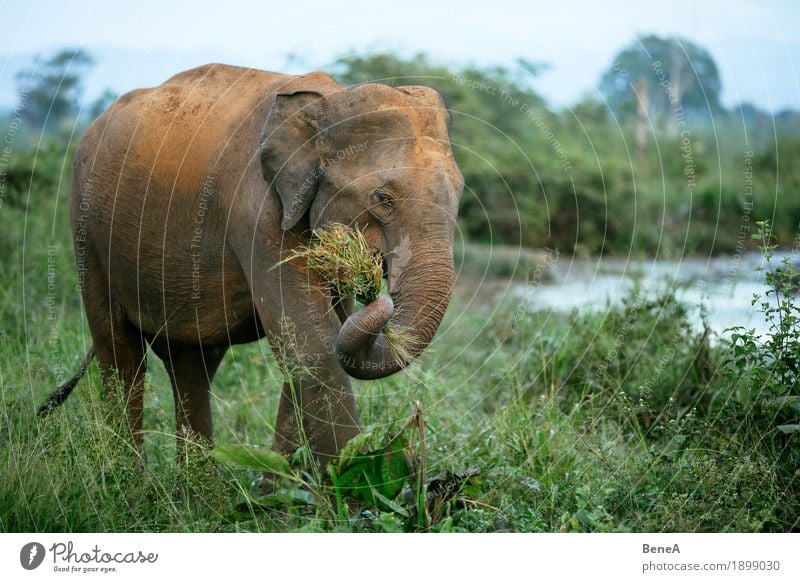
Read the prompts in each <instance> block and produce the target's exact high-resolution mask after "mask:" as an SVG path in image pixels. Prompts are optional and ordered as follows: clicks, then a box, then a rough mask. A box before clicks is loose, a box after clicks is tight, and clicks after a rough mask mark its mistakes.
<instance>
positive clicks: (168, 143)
mask: <svg viewBox="0 0 800 582" xmlns="http://www.w3.org/2000/svg"><path fill="white" fill-rule="evenodd" d="M283 78H284V76H283V75H278V74H273V73H267V72H263V71H256V70H253V69H244V68H240V67H230V66H225V65H206V66H204V67H199V68H197V69H192V70H190V71H186V72H184V73H180V74H179V75H176V76H174V77H172V78H171V79H169V80H168V81H166V82H165V83H163V84H162V85H159V86H158V87H153V88H149V89H138V90H135V91H132V92H130V93H127V94H126V95H123V96H122V97H120V98H119V99H118V100H117V101H116V102H115V104H114V105H113V106H112V107H111V108H109V110H107V111H106V112H105V113H103V115H101V116H100V117H99V118H98V119H97V120H95V122H94V123H93V124H92V125H91V126H90V127H89V128H88V130H87V131H86V133H85V134H84V137H83V139H82V140H81V143H80V145H79V147H78V149H77V151H76V158H75V166H74V174H73V188H72V199H71V217H72V229H73V235H74V236H75V238H76V241H78V240H80V239H79V237H84V238H85V244H86V245H87V246H88V247H89V249H90V250H91V251H94V254H95V255H96V256H97V260H98V261H99V263H100V264H101V267H102V269H103V270H104V271H105V273H106V274H108V273H111V272H112V266H113V273H114V276H113V277H112V278H111V279H112V281H111V282H112V287H113V289H112V290H113V292H114V294H115V297H117V298H118V300H119V301H120V302H121V303H123V304H125V305H124V306H125V307H126V308H127V309H128V310H129V311H130V313H131V314H132V315H131V318H132V320H134V322H135V323H137V324H138V325H140V327H141V328H142V329H145V330H147V329H148V328H150V327H153V328H154V329H157V328H158V326H159V325H160V322H159V317H163V313H165V312H173V311H174V310H175V309H177V307H176V306H179V305H190V304H192V303H195V302H197V303H198V304H202V303H205V304H208V303H209V302H211V301H212V300H213V301H214V302H215V303H216V304H220V305H221V304H223V302H222V301H220V298H219V293H221V291H220V289H221V282H222V281H224V282H225V285H226V287H227V286H230V287H233V288H235V287H237V285H239V284H240V283H241V284H243V281H242V275H241V269H240V268H239V267H238V265H237V263H236V261H235V260H234V259H233V257H232V256H231V255H230V253H229V251H228V250H227V249H226V242H225V228H226V218H227V211H228V210H229V207H230V204H231V199H232V198H233V196H234V193H235V191H236V189H237V188H242V187H245V188H246V187H248V186H253V187H256V186H258V184H263V178H261V171H260V168H259V166H258V164H259V160H258V156H257V155H254V153H255V152H256V151H257V147H258V144H259V141H260V135H261V131H262V129H263V124H264V116H265V114H266V111H267V108H268V107H269V105H270V103H271V95H272V94H273V93H274V91H272V90H271V89H270V87H271V85H273V84H277V85H280V83H281V82H282V79H283ZM263 187H264V188H266V186H263ZM76 244H77V243H76ZM200 268H201V269H202V271H201V273H202V279H201V280H202V283H203V285H202V287H200V286H199V284H198V281H199V279H198V269H200ZM218 283H219V284H218ZM193 298H195V299H193ZM191 313H194V310H192V311H191ZM192 317H194V316H192ZM221 320H223V321H224V318H221Z"/></svg>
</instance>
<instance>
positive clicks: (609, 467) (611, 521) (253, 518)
mask: <svg viewBox="0 0 800 582" xmlns="http://www.w3.org/2000/svg"><path fill="white" fill-rule="evenodd" d="M34 194H36V195H41V197H39V198H36V196H34V197H33V199H32V200H31V201H30V205H29V208H30V209H31V210H30V211H26V210H25V208H24V205H22V207H18V208H12V207H5V208H3V217H4V224H5V228H4V229H3V232H2V233H0V257H1V258H0V281H2V286H1V287H0V321H2V328H1V329H2V331H0V333H1V334H2V341H0V530H2V531H122V532H134V531H181V532H183V531H189V532H194V531H298V530H303V531H331V530H333V531H404V530H405V531H407V530H419V529H425V528H427V527H429V528H430V529H432V530H434V531H528V532H552V531H595V532H609V531H792V530H797V529H799V528H800V486H799V484H798V480H799V479H800V462H799V460H800V453H798V435H800V433H798V418H799V417H800V414H798V409H799V408H800V405H799V404H798V402H799V401H800V393H799V392H798V385H797V375H796V373H795V370H796V368H793V366H796V364H797V363H798V359H797V358H798V354H800V350H798V349H797V339H796V338H797V321H796V320H795V321H794V322H792V321H791V320H790V321H788V322H786V321H785V320H782V321H783V322H784V323H788V325H789V327H787V328H785V329H784V330H783V332H776V336H775V338H777V339H780V340H781V342H782V343H780V345H778V343H772V344H771V343H769V342H767V343H766V344H764V345H762V344H759V343H758V342H755V341H754V340H753V339H752V338H751V337H750V336H749V335H748V334H746V333H742V334H741V337H740V339H737V340H736V341H735V342H734V343H730V342H712V341H710V337H709V335H708V334H706V333H703V332H699V331H696V328H695V327H694V326H693V325H692V322H693V321H695V320H696V319H697V317H698V315H697V311H696V310H694V309H692V307H693V306H688V307H687V306H684V305H681V304H680V303H678V302H676V300H675V299H674V297H673V295H672V294H670V293H668V292H666V291H665V292H663V293H656V294H655V295H652V294H647V293H644V292H643V291H642V290H641V289H635V290H634V291H633V292H632V293H631V295H630V296H629V297H628V298H626V300H625V301H624V303H623V304H622V305H621V306H618V307H611V308H609V309H607V310H604V311H601V312H598V313H596V314H593V315H583V316H578V314H577V313H573V314H554V313H548V312H537V311H535V286H531V287H530V290H531V294H530V297H529V298H530V299H531V301H525V300H521V299H520V298H516V299H515V298H514V297H511V296H510V295H507V296H506V298H505V299H502V300H498V301H493V300H487V299H486V297H485V296H484V295H481V294H477V295H476V294H475V285H476V284H474V283H471V282H470V279H469V278H468V277H465V278H464V279H463V280H462V281H461V282H460V283H459V285H458V288H457V292H456V295H455V297H454V300H453V303H452V305H451V307H450V309H449V312H448V316H447V318H446V320H445V322H444V323H443V325H442V328H441V331H440V333H439V336H438V338H437V340H436V342H435V343H434V345H433V346H432V348H431V349H430V350H429V351H428V352H427V353H426V354H425V356H424V357H423V358H422V360H421V361H420V363H419V364H418V365H416V366H414V367H413V368H412V369H411V370H409V371H407V372H404V373H401V374H397V375H395V376H393V377H391V378H388V379H386V380H383V381H378V382H371V383H359V382H355V390H356V392H357V398H358V402H359V406H360V410H361V413H362V421H363V424H364V425H365V426H369V427H372V432H373V434H375V435H382V434H384V433H386V432H387V431H389V430H391V429H394V430H397V429H398V426H399V425H400V424H401V423H402V422H403V421H404V420H405V419H406V418H407V417H409V415H411V414H412V413H413V412H414V404H413V403H415V402H419V403H420V404H421V406H422V409H423V412H422V414H423V417H424V419H425V421H426V423H427V427H426V430H425V437H426V443H425V444H426V447H425V451H424V458H425V462H426V464H427V467H426V468H427V474H428V475H429V476H431V475H435V474H437V473H440V472H444V471H450V472H453V473H458V472H461V471H466V470H471V469H477V470H479V471H480V476H478V477H473V478H471V479H470V480H469V481H468V482H466V483H464V484H459V486H458V487H457V489H458V492H457V493H456V494H454V495H452V496H451V497H449V498H445V497H442V498H441V499H440V501H441V504H440V505H439V507H437V508H436V510H435V511H434V515H432V516H431V518H430V520H429V523H425V522H424V520H422V521H421V520H420V519H418V518H417V519H415V518H414V516H413V511H411V509H409V508H413V507H414V505H415V501H417V500H415V498H414V495H415V494H414V493H413V492H409V491H406V492H401V493H400V495H399V496H398V497H397V498H396V499H394V500H388V501H390V502H391V503H383V504H381V506H380V507H378V506H375V505H374V504H373V505H372V506H370V504H368V503H359V502H357V501H353V500H351V501H350V502H348V504H347V505H344V506H341V505H339V506H337V504H336V502H335V501H334V500H332V497H331V495H330V494H329V493H330V490H329V489H328V488H327V485H326V482H325V480H324V478H320V477H319V475H315V473H314V472H313V471H311V470H308V474H307V475H306V476H305V477H302V478H301V479H299V480H298V481H297V482H296V483H295V484H294V489H293V490H292V491H291V495H286V496H285V498H281V499H279V498H273V499H272V501H271V502H270V503H269V507H266V506H265V505H266V504H262V505H258V504H257V503H256V501H255V497H256V495H257V493H256V486H255V481H256V480H257V478H258V476H259V474H260V472H259V471H257V470H255V469H252V468H243V467H236V466H229V465H225V464H219V463H214V462H213V460H212V459H211V457H209V456H207V455H206V454H205V452H204V451H200V453H199V454H197V455H191V456H190V457H189V458H188V459H187V460H183V461H180V462H178V461H176V448H175V444H174V436H173V427H174V421H173V404H172V396H171V390H170V387H169V382H168V380H167V377H166V374H165V372H164V370H163V367H162V366H161V364H160V362H159V361H158V359H157V358H155V356H151V358H150V372H149V375H148V380H147V387H146V417H145V426H146V429H147V435H146V451H145V452H146V463H145V464H144V465H142V464H140V463H138V462H136V461H134V457H135V455H134V453H133V451H132V450H131V449H130V447H129V445H128V441H127V439H126V438H124V437H123V436H120V435H121V434H122V433H121V431H119V430H117V429H116V428H115V426H116V424H115V422H114V421H113V420H109V414H108V411H109V410H110V409H111V408H112V407H110V406H109V405H108V403H106V402H104V399H103V398H102V396H101V395H102V388H101V385H100V382H99V374H98V371H97V368H96V365H94V364H93V365H92V366H91V368H90V373H89V375H88V379H85V380H84V381H83V382H82V383H81V384H80V385H79V386H78V388H77V390H76V393H75V394H74V395H73V397H72V398H71V399H70V400H69V401H68V403H67V404H66V405H65V406H64V407H62V409H60V410H58V411H57V412H56V413H54V414H53V415H51V416H50V417H48V418H46V419H41V420H39V419H36V417H35V411H36V409H37V407H38V406H39V405H40V404H42V402H43V400H44V398H45V397H46V395H47V394H48V393H49V392H50V391H52V389H53V388H54V387H55V386H56V385H57V384H58V383H59V382H61V381H63V379H64V377H65V376H67V377H68V376H69V375H71V373H72V371H73V370H74V369H76V368H77V366H78V364H79V361H80V358H81V357H82V354H83V353H84V352H85V351H86V348H87V347H88V345H89V344H90V343H91V340H90V337H89V334H88V330H87V328H86V323H85V319H84V317H83V314H82V311H81V304H80V301H79V295H78V293H77V291H76V276H75V269H74V263H73V258H72V250H71V242H70V238H69V234H68V229H67V216H66V206H65V199H64V197H63V194H62V196H61V198H60V199H58V200H56V199H54V198H53V197H52V196H45V195H44V193H39V192H35V193H34ZM34 208H35V211H34V210H33V209H34ZM475 261H476V262H477V263H480V261H481V259H480V258H478V259H475ZM477 297H482V298H481V299H477ZM787 313H790V312H787ZM792 326H794V327H792ZM781 333H782V334H783V335H781ZM791 334H794V336H792V335H791ZM792 337H794V338H795V339H794V343H793V344H792V340H791V338H792ZM775 338H773V339H775ZM770 350H771V351H770ZM281 381H282V379H281V374H280V371H279V369H278V368H277V366H276V364H275V362H274V360H273V357H272V355H271V354H270V352H269V349H268V346H267V344H266V343H265V342H262V343H256V344H251V345H247V346H239V347H236V348H234V349H232V350H231V351H230V353H229V354H228V356H227V357H226V359H225V361H224V362H223V365H222V367H221V369H220V372H219V373H218V375H217V377H216V379H215V382H214V385H215V386H214V394H215V396H214V420H215V436H216V442H217V443H218V444H226V443H237V444H247V445H251V446H253V447H261V448H268V447H269V444H270V442H271V438H272V423H273V422H274V418H275V413H276V409H277V401H278V394H279V386H280V384H281ZM112 418H113V416H112ZM416 450H417V454H418V455H419V456H422V453H421V452H420V451H419V447H417V449H416ZM293 470H294V469H293ZM298 470H299V469H298ZM451 477H452V475H451V476H449V477H448V478H451ZM462 485H463V486H462ZM409 497H410V498H411V500H410V501H409ZM365 509H367V510H366V511H365Z"/></svg>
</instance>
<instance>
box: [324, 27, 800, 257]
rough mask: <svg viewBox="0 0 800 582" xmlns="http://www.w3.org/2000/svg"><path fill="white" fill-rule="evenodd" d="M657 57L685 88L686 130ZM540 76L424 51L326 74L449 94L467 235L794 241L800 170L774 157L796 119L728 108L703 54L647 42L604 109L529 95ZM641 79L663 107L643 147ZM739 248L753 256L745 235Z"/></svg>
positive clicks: (679, 248) (609, 245) (694, 249)
mask: <svg viewBox="0 0 800 582" xmlns="http://www.w3.org/2000/svg"><path fill="white" fill-rule="evenodd" d="M654 61H661V62H662V66H663V67H664V71H665V74H666V75H667V77H668V78H669V83H670V85H671V86H672V88H673V89H674V90H676V91H678V92H680V95H681V96H680V102H681V103H682V104H683V106H684V109H685V115H686V126H685V127H684V128H682V129H680V128H678V126H677V124H676V122H677V118H676V116H675V115H674V111H673V110H672V109H673V108H671V107H669V103H668V93H667V91H666V90H665V88H664V87H662V86H659V84H658V83H659V82H661V81H659V79H658V78H657V75H656V72H655V71H654V70H653V68H652V66H651V65H652V62H654ZM540 70H541V67H538V68H537V67H533V68H531V67H525V66H522V64H519V63H518V64H517V65H516V66H515V67H512V68H506V67H497V66H495V67H476V66H445V65H443V64H439V63H435V62H433V61H431V60H430V59H429V58H428V57H426V56H425V55H423V54H418V55H415V56H413V57H410V58H403V57H401V56H398V55H393V54H373V55H368V56H358V55H356V56H348V57H344V58H342V59H340V60H339V61H337V62H336V63H335V64H334V65H333V66H332V67H331V68H330V71H331V73H332V74H334V76H335V77H337V78H338V79H339V80H340V81H342V82H344V83H363V82H369V81H377V82H382V83H388V84H390V85H409V84H424V85H428V86H431V87H433V88H434V89H437V90H438V91H439V92H440V93H441V94H442V95H443V96H444V98H445V100H446V102H447V105H448V108H449V110H450V115H451V120H452V127H451V138H452V144H453V152H454V155H455V157H456V160H457V162H458V164H459V167H460V168H461V171H462V173H463V174H464V179H465V183H466V187H465V192H464V196H463V198H462V200H461V205H460V208H459V224H460V227H461V232H462V233H463V236H464V237H465V238H466V239H468V240H469V241H473V242H481V243H488V242H491V243H493V244H498V243H499V244H505V245H511V246H516V245H520V244H522V245H525V246H532V247H539V248H541V247H550V248H553V249H556V250H558V251H560V252H562V253H571V252H573V251H578V252H589V253H598V252H603V253H614V254H625V255H627V254H629V253H630V252H634V253H639V254H648V255H653V254H656V253H658V254H659V255H661V256H667V257H671V256H677V255H681V254H685V253H700V252H703V253H712V254H718V253H726V252H741V250H742V248H739V246H740V245H741V244H742V243H741V240H740V238H739V234H740V229H742V228H746V227H747V226H748V224H749V223H748V222H746V221H747V220H748V219H749V220H753V219H755V218H761V217H768V216H775V220H776V223H775V225H774V227H775V233H776V234H777V235H778V237H779V239H780V240H781V241H782V242H783V243H784V244H788V243H789V242H790V241H791V237H792V232H793V229H794V227H795V225H796V224H797V223H798V221H800V198H798V197H797V196H796V195H795V193H796V192H797V191H798V187H800V184H798V181H800V172H798V171H797V170H796V168H795V166H794V165H787V164H782V165H780V166H779V165H778V159H780V160H787V159H794V158H796V157H797V155H798V151H797V150H798V148H800V140H798V138H797V132H796V131H792V128H795V129H796V128H797V124H798V121H799V120H800V116H798V114H797V113H796V112H794V113H793V112H786V113H784V114H781V115H783V116H784V117H785V118H786V119H783V120H782V121H781V123H780V124H779V126H777V127H776V126H775V125H774V124H773V122H772V121H773V120H772V119H771V117H770V116H769V115H767V114H763V113H761V114H759V113H758V112H757V111H750V113H749V114H748V115H747V116H746V117H745V116H744V115H742V114H741V113H740V112H739V111H734V112H731V113H728V112H726V111H724V110H722V108H721V106H720V105H719V90H720V85H719V83H720V81H719V75H718V72H717V69H716V65H715V64H714V62H713V60H712V59H711V57H710V55H709V54H708V53H707V51H706V50H705V49H703V48H702V47H699V46H697V45H694V44H692V43H690V42H687V41H682V40H676V39H672V40H668V39H661V38H658V37H645V38H643V39H639V41H637V42H636V43H634V44H633V45H632V46H631V47H629V48H628V49H626V50H624V51H623V52H622V53H621V54H620V55H619V57H618V62H617V63H616V64H614V65H613V66H612V67H611V69H610V70H609V72H608V73H607V74H606V75H605V77H604V79H603V81H602V82H601V90H602V91H604V92H605V96H606V98H607V99H608V101H605V102H600V101H595V100H592V99H588V98H587V99H585V100H583V101H581V102H579V103H577V104H575V105H574V106H572V107H571V108H566V109H564V110H563V111H560V112H556V111H552V110H551V109H549V108H548V107H547V106H546V105H545V103H544V101H543V100H542V98H541V97H540V96H539V95H538V94H537V92H536V91H535V89H534V88H533V85H534V83H535V82H536V76H535V75H536V74H537V73H538V72H539V71H540ZM638 76H642V78H646V79H647V82H648V90H649V92H650V93H652V96H651V98H650V99H649V103H650V105H651V107H652V108H653V109H654V110H653V111H651V112H650V117H649V118H648V121H647V127H646V128H645V129H646V134H647V135H646V143H645V148H644V150H643V151H641V152H640V151H639V149H638V146H637V140H636V127H635V123H634V122H635V117H636V115H635V114H636V109H635V104H632V102H629V101H630V97H631V95H632V92H631V89H630V83H631V82H632V80H633V79H634V77H637V78H638ZM706 100H707V101H706ZM626 103H627V104H626ZM656 109H658V111H656ZM712 114H713V125H712V124H711V121H710V115H712ZM651 122H652V123H651ZM684 130H686V131H688V133H685V134H683V135H681V132H682V131H684ZM776 132H777V136H778V139H777V141H776V140H775V135H776ZM684 139H688V145H687V143H684ZM746 152H752V154H749V153H747V154H746ZM748 156H749V157H748ZM745 158H747V159H748V160H749V161H746V159H745ZM750 162H752V163H751V165H752V171H751V172H750V170H749V166H748V164H750ZM747 172H750V174H751V175H745V174H746V173H747ZM689 173H690V174H689ZM690 176H691V177H692V180H690V179H689V178H690ZM748 188H749V189H748ZM746 192H747V194H746ZM743 248H745V249H747V248H750V244H749V242H748V241H747V236H745V242H744V246H743Z"/></svg>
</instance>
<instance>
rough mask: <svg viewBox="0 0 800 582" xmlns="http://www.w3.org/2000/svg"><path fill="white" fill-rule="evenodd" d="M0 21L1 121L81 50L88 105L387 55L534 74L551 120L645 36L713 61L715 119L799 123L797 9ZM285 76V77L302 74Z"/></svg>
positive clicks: (62, 5)
mask: <svg viewBox="0 0 800 582" xmlns="http://www.w3.org/2000/svg"><path fill="white" fill-rule="evenodd" d="M601 4H602V5H601ZM0 14H2V15H3V27H2V32H3V33H2V35H0V107H2V108H7V107H10V106H13V104H14V98H15V97H14V95H15V85H14V73H15V72H16V71H17V70H19V68H21V67H23V66H26V65H29V64H30V63H31V62H32V59H33V57H34V56H35V55H37V54H39V53H42V52H44V53H45V55H47V54H52V52H53V51H55V50H57V49H59V48H62V47H65V46H83V47H85V48H87V49H89V50H90V52H91V53H92V54H93V55H94V56H95V58H96V59H97V61H98V63H97V66H96V67H95V68H94V69H93V71H92V79H91V81H90V83H89V95H90V96H94V95H97V94H98V93H99V92H100V91H102V89H104V88H105V87H111V88H112V89H113V90H115V91H117V92H123V91H125V90H128V89H132V88H135V87H141V86H149V85H154V84H158V83H160V82H161V81H163V80H164V79H166V78H167V77H169V76H171V75H172V74H174V73H176V72H178V71H180V70H184V69H186V68H189V67H192V66H196V65H199V64H203V63H206V62H226V63H231V64H238V65H244V66H251V67H258V68H265V69H270V70H282V71H287V68H289V67H287V59H286V55H287V54H288V53H289V52H294V53H297V54H298V55H300V56H301V57H303V61H304V62H305V63H307V65H305V66H303V68H304V69H305V68H317V67H322V66H324V65H325V64H326V63H328V62H330V61H331V60H332V59H333V58H335V57H336V56H338V55H340V54H342V53H346V52H353V51H355V52H369V51H376V50H383V49H397V50H401V51H405V52H414V51H418V50H420V51H425V52H427V53H429V54H430V55H431V56H432V57H434V58H435V59H438V60H441V61H444V62H447V63H469V62H473V63H479V64H487V63H497V64H505V65H512V64H513V62H514V60H515V59H516V58H517V57H524V58H526V59H528V60H533V61H542V62H546V63H548V64H549V65H550V69H549V70H548V71H547V72H545V73H544V74H542V75H541V77H540V78H538V79H537V80H536V82H535V87H536V88H537V89H538V90H539V91H540V92H541V93H542V94H543V95H544V96H545V97H546V98H547V100H548V101H549V102H550V104H551V105H553V106H555V107H561V106H566V105H569V104H571V103H573V102H575V101H576V100H577V99H579V98H580V97H581V96H583V95H585V94H587V93H591V92H593V91H594V90H595V86H596V84H597V81H598V78H599V76H600V75H601V73H602V72H603V70H604V69H606V68H607V67H608V66H609V65H610V64H611V62H612V59H613V56H614V54H615V53H616V52H617V51H618V50H619V49H620V48H622V47H623V46H625V45H626V44H628V43H630V41H631V40H632V39H633V37H634V36H635V35H636V34H641V33H650V32H653V33H657V34H661V35H677V36H681V37H685V38H688V39H690V40H692V41H694V42H696V43H699V44H701V45H703V46H705V47H706V48H707V49H708V50H709V51H710V52H711V54H712V55H713V56H714V58H715V59H716V61H717V63H718V65H719V67H720V72H721V75H722V81H723V95H722V99H723V103H724V104H725V105H727V106H731V105H733V104H735V103H738V102H741V101H750V102H753V103H755V104H756V105H758V106H759V107H761V108H763V109H767V110H772V111H778V110H780V109H783V108H787V107H792V108H796V109H800V2H798V1H797V0H786V1H780V0H739V1H736V0H734V1H714V0H664V1H662V0H657V1H648V2H632V1H628V2H622V1H617V0H612V1H609V2H603V3H601V2H589V1H583V2H582V1H574V0H558V1H555V2H553V1H548V2H533V1H531V2H522V1H517V2H514V1H510V0H509V1H503V0H490V1H486V0H482V1H481V2H476V3H474V6H473V3H471V2H469V1H467V0H462V1H456V2H435V1H434V0H405V1H402V2H398V1H394V2H381V1H377V0H375V1H370V2H357V1H351V0H336V1H334V2H314V1H309V0H293V1H287V2H281V3H277V2H276V3H272V2H267V1H263V0H262V1H257V0H252V1H250V0H223V1H220V0H215V1H213V2H205V1H202V0H200V1H193V2H178V1H175V0H138V1H136V2H128V1H114V0H109V1H105V2H104V1H101V0H87V1H82V2H78V1H69V0H67V1H61V2H58V1H55V0H45V1H36V0H10V1H5V2H2V8H0ZM293 68H294V70H290V71H287V72H301V71H300V70H298V68H297V67H293Z"/></svg>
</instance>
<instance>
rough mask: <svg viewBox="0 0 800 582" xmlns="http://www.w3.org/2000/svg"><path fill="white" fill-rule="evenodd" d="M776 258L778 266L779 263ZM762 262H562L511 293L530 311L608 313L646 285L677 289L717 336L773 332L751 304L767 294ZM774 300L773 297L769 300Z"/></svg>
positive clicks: (654, 290)
mask: <svg viewBox="0 0 800 582" xmlns="http://www.w3.org/2000/svg"><path fill="white" fill-rule="evenodd" d="M780 260H781V255H780V254H776V256H775V258H773V261H774V262H773V265H777V264H779V262H780ZM761 263H762V258H761V256H760V255H759V254H758V253H757V252H752V253H745V254H742V255H741V256H739V255H737V256H729V257H711V258H707V257H692V258H684V259H682V260H678V261H664V260H656V261H654V260H627V261H626V260H625V259H620V258H602V257H600V258H595V259H590V260H586V259H583V260H578V259H563V258H562V259H557V260H555V261H551V262H549V265H548V277H546V278H542V280H540V281H533V282H531V283H529V284H515V285H514V286H512V288H511V289H510V295H511V296H512V297H514V298H515V299H517V300H519V301H522V302H524V304H525V305H526V307H527V308H528V309H529V310H555V311H569V310H572V309H578V310H595V311H596V310H603V309H607V308H608V307H609V306H610V305H615V304H618V303H619V302H620V301H621V299H622V298H623V297H625V296H626V295H628V293H629V291H630V290H631V288H633V287H634V282H635V280H637V279H638V280H640V281H641V282H642V293H644V294H645V296H655V295H656V294H658V293H659V292H660V291H662V290H665V289H669V288H672V289H673V290H674V291H675V295H676V297H677V298H678V299H680V300H681V301H682V302H683V303H684V304H685V305H686V306H687V307H689V308H690V309H691V313H692V314H693V315H695V316H696V317H694V318H693V321H695V323H696V325H697V327H698V328H700V329H701V328H702V326H703V320H702V317H701V305H702V306H704V312H705V319H706V321H707V323H708V325H709V327H710V328H711V329H712V330H713V331H714V332H716V333H717V334H718V335H720V336H721V335H724V333H725V330H726V329H728V328H730V327H733V326H744V327H746V328H748V329H750V328H755V330H756V332H757V333H759V334H764V333H766V332H767V331H768V330H769V325H768V323H767V321H766V320H765V318H764V316H763V314H762V313H760V312H759V311H757V309H756V308H755V307H754V306H753V305H752V304H751V303H752V300H753V295H754V294H756V293H757V294H759V295H761V296H762V297H763V296H764V293H765V291H766V286H765V284H764V276H763V274H762V273H760V272H759V271H758V270H757V267H758V266H759V265H760V264H761ZM770 300H771V301H773V302H774V301H775V299H774V297H770Z"/></svg>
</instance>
